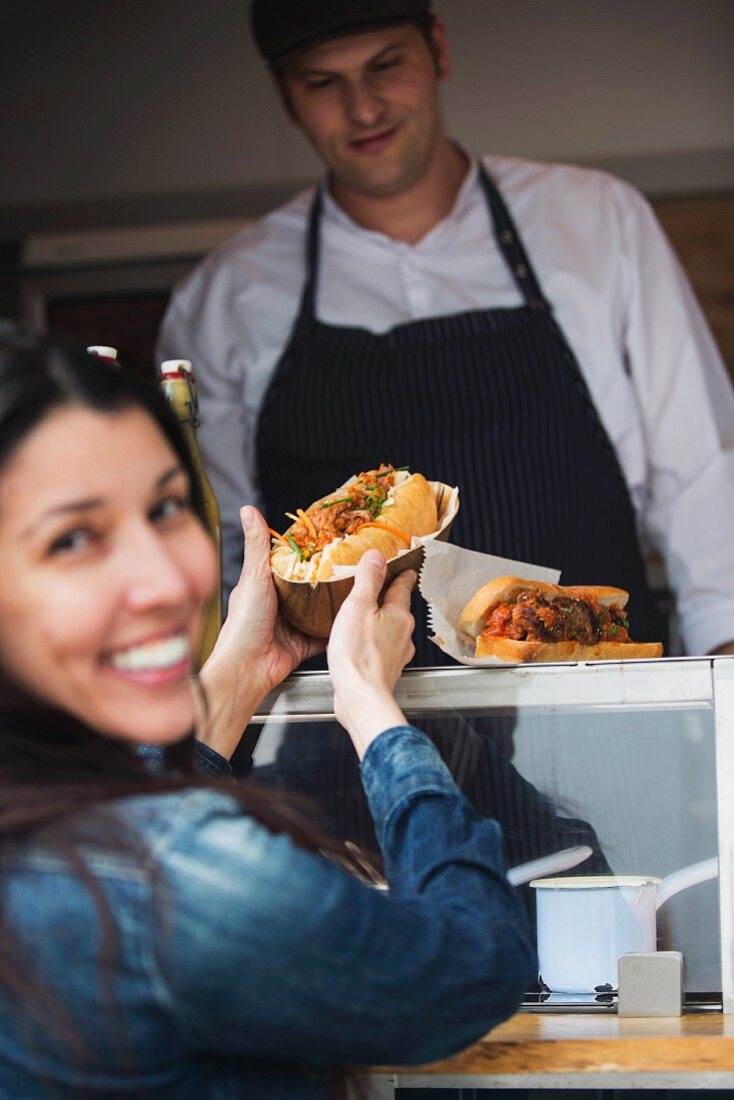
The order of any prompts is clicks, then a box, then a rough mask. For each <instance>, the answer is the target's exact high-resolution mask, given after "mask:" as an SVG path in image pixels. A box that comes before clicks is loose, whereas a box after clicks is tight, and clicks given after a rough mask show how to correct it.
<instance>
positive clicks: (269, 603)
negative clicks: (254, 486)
mask: <svg viewBox="0 0 734 1100" xmlns="http://www.w3.org/2000/svg"><path fill="white" fill-rule="evenodd" d="M240 519H241V521H242V527H243V530H244V533H245V560H244V564H243V566H242V572H241V574H240V579H239V581H238V582H237V587H236V588H235V589H234V590H233V592H232V595H231V596H230V598H229V608H228V614H227V618H226V620H225V622H224V625H223V626H222V630H221V632H220V634H219V638H218V639H217V643H216V645H215V647H214V649H213V651H212V654H211V656H210V657H209V660H208V661H207V662H206V664H205V665H204V668H203V669H202V670H201V674H200V675H201V680H202V684H203V686H204V689H205V693H206V698H207V703H208V710H209V714H208V723H207V724H208V726H209V729H208V730H207V732H205V733H204V734H203V736H202V740H204V741H205V743H206V744H208V745H210V746H211V747H212V748H213V749H216V751H217V752H219V753H221V754H222V755H223V756H226V757H228V758H229V756H231V755H232V753H233V752H234V750H235V748H236V747H237V744H238V743H239V739H240V737H241V735H242V731H243V730H244V728H245V726H246V725H247V723H248V722H249V720H250V718H251V717H252V715H253V714H254V712H255V709H256V708H257V706H258V704H259V703H260V702H261V701H262V700H263V699H264V698H265V696H266V695H267V694H268V692H269V691H271V690H272V689H273V688H274V687H276V686H277V685H278V684H279V683H281V681H283V680H284V679H285V678H286V676H289V675H290V673H291V672H292V671H293V669H294V668H297V667H298V665H300V664H301V662H302V661H305V660H306V658H307V657H312V656H313V655H314V654H316V653H321V652H323V650H324V642H323V641H321V640H320V639H318V638H309V637H307V636H306V635H305V634H301V633H300V632H299V631H298V630H296V629H295V628H294V627H292V626H290V625H289V624H288V623H287V622H286V621H285V620H284V619H283V618H282V617H281V616H280V615H279V614H278V600H277V595H276V592H275V585H274V584H273V578H272V575H271V572H270V533H269V531H268V528H267V524H266V523H265V520H264V519H263V517H262V516H261V515H260V513H259V512H258V511H257V509H256V508H252V507H250V506H249V505H248V506H247V507H246V508H242V509H241V511H240Z"/></svg>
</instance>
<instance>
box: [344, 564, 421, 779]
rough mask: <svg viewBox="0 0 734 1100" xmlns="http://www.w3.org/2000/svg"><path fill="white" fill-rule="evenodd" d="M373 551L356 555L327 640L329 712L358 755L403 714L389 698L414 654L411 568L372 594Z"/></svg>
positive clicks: (376, 568)
mask: <svg viewBox="0 0 734 1100" xmlns="http://www.w3.org/2000/svg"><path fill="white" fill-rule="evenodd" d="M385 569H386V563H385V558H384V557H383V555H382V554H381V553H380V552H379V550H368V551H367V553H366V554H365V555H364V556H363V557H362V560H361V561H360V563H359V565H358V566H357V572H356V575H355V579H354V588H353V589H352V591H351V592H350V594H349V596H348V597H347V599H346V600H345V601H344V603H343V604H342V607H341V609H340V611H339V614H338V615H337V617H336V621H335V622H334V626H333V628H332V631H331V637H330V638H329V645H328V650H327V653H328V659H329V670H330V672H331V679H332V682H333V684H334V713H335V715H336V718H337V720H338V721H339V722H340V723H341V724H342V725H343V726H344V728H345V729H346V730H347V732H348V733H349V736H350V737H351V739H352V741H353V743H354V747H355V749H356V750H357V753H358V755H359V758H360V760H361V759H362V757H363V756H364V754H365V752H366V751H367V748H368V746H369V745H370V744H371V743H372V741H374V739H375V737H377V735H378V734H380V733H382V732H383V730H386V729H389V728H390V727H391V726H400V725H402V724H403V723H404V722H405V716H404V715H403V712H402V711H401V710H400V707H399V706H398V705H397V703H396V702H395V699H394V698H393V690H394V688H395V684H396V683H397V681H398V677H399V676H400V673H401V672H402V671H403V668H404V667H405V665H406V664H407V663H408V661H409V660H410V659H411V657H412V656H413V654H414V653H415V649H414V647H413V640H412V635H413V630H414V628H415V622H414V619H413V616H412V615H411V613H410V593H411V591H412V590H413V587H414V585H415V580H416V576H415V573H414V572H413V571H412V570H410V571H407V572H405V573H401V574H400V576H399V577H397V578H396V579H395V580H394V581H393V582H392V584H391V585H390V587H389V588H388V589H387V591H386V593H385V597H384V599H383V601H382V605H381V606H380V605H379V604H378V602H377V601H378V598H379V595H380V592H381V590H382V586H383V584H384V582H385Z"/></svg>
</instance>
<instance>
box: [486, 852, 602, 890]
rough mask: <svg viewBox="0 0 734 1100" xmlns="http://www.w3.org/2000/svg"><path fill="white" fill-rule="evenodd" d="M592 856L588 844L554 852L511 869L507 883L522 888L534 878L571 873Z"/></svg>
mask: <svg viewBox="0 0 734 1100" xmlns="http://www.w3.org/2000/svg"><path fill="white" fill-rule="evenodd" d="M590 855H592V851H591V848H590V847H589V846H588V844H579V845H577V846H576V847H575V848H564V849H563V851H562V852H554V853H553V855H550V856H541V857H540V859H533V860H531V861H530V863H519V864H518V865H517V867H511V868H510V870H509V871H508V872H507V881H508V882H509V883H510V885H511V886H522V884H523V883H525V882H530V880H531V879H533V878H543V877H544V876H545V875H553V874H555V873H556V872H557V871H570V870H571V868H572V867H576V866H577V865H578V864H579V863H583V862H584V860H585V859H588V858H589V856H590Z"/></svg>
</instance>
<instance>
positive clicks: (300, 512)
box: [296, 508, 316, 539]
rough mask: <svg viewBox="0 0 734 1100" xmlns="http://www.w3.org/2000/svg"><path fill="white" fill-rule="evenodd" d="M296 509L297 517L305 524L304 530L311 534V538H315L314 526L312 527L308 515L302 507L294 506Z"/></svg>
mask: <svg viewBox="0 0 734 1100" xmlns="http://www.w3.org/2000/svg"><path fill="white" fill-rule="evenodd" d="M296 511H297V512H298V518H299V519H300V521H301V523H303V524H304V526H305V528H306V530H307V531H308V533H309V535H310V536H311V538H312V539H315V538H316V528H315V527H314V525H313V523H312V522H311V518H310V516H307V515H306V513H305V512H304V510H303V508H296Z"/></svg>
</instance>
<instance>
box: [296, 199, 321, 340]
mask: <svg viewBox="0 0 734 1100" xmlns="http://www.w3.org/2000/svg"><path fill="white" fill-rule="evenodd" d="M323 206H324V200H323V196H322V194H321V187H320V186H318V187H317V188H316V193H315V194H314V197H313V202H312V203H311V209H310V211H309V215H308V225H307V227H306V278H305V280H304V283H303V290H302V291H301V306H300V309H299V311H298V316H299V319H300V320H301V321H313V320H314V319H315V317H316V282H317V280H318V277H319V232H320V228H321V212H322V210H323Z"/></svg>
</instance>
